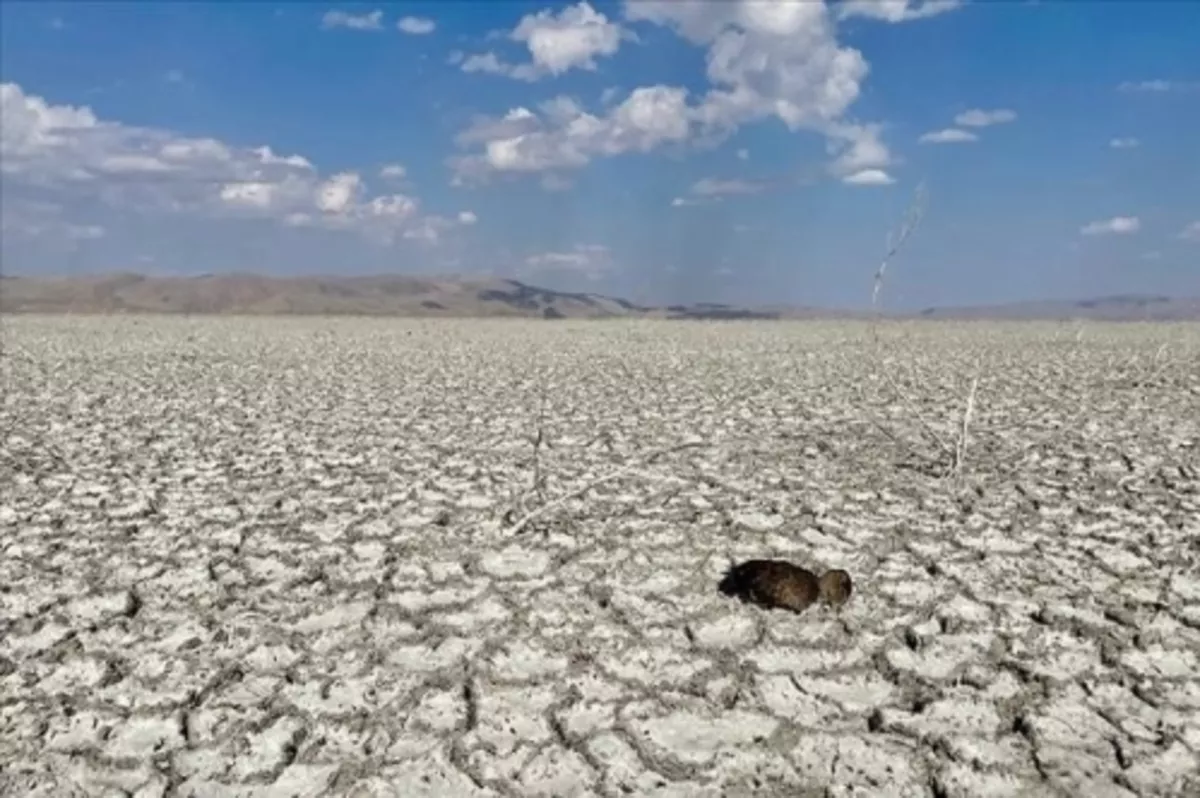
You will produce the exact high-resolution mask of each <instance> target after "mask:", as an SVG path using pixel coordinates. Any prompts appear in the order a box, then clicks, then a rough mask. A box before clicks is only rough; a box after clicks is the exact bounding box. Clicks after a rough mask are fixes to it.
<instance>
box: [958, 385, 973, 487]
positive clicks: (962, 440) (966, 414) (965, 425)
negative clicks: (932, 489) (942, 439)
mask: <svg viewBox="0 0 1200 798" xmlns="http://www.w3.org/2000/svg"><path fill="white" fill-rule="evenodd" d="M978 388H979V375H976V376H975V379H973V380H971V393H970V394H969V395H968V396H967V406H966V407H965V408H963V417H962V429H961V430H960V431H959V434H958V446H957V447H956V448H955V450H954V474H955V476H959V477H961V476H962V469H963V458H964V456H965V455H966V452H967V431H968V430H969V429H970V427H971V413H972V411H974V409H975V391H976V390H977V389H978Z"/></svg>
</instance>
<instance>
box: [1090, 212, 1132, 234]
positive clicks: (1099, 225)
mask: <svg viewBox="0 0 1200 798" xmlns="http://www.w3.org/2000/svg"><path fill="white" fill-rule="evenodd" d="M1140 229H1142V222H1141V220H1140V219H1138V217H1136V216H1114V217H1113V218H1111V219H1102V220H1099V221H1095V222H1089V223H1087V224H1085V225H1084V226H1083V227H1081V228H1079V232H1080V233H1081V234H1083V235H1085V236H1101V235H1130V234H1132V233H1136V232H1137V231H1138V230H1140Z"/></svg>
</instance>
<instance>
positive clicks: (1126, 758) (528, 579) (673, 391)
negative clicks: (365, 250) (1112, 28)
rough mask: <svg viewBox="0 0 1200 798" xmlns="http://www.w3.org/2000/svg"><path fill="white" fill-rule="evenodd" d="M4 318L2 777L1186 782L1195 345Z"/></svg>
mask: <svg viewBox="0 0 1200 798" xmlns="http://www.w3.org/2000/svg"><path fill="white" fill-rule="evenodd" d="M3 323H4V331H3V332H4V336H5V349H6V351H5V354H4V360H3V371H4V374H3V377H4V381H5V387H6V391H5V396H4V400H3V419H2V420H3V424H4V426H3V429H4V434H5V436H6V437H5V441H4V447H3V462H2V463H0V467H2V468H3V473H2V475H0V480H2V481H3V482H4V483H5V484H6V485H10V486H11V488H6V489H5V491H4V497H3V499H2V500H0V763H3V764H0V793H3V794H6V795H7V794H12V795H29V796H62V795H117V794H128V795H137V796H166V795H174V796H210V795H211V796H217V795H221V796H225V795H248V796H249V795H254V796H259V795H261V796H275V795H278V796H285V795H286V796H291V795H313V796H316V795H353V796H364V797H365V796H390V795H394V796H405V798H409V797H411V796H422V795H425V796H458V795H462V796H470V795H554V796H570V795H648V796H649V795H658V796H666V795H677V796H741V795H745V796H750V795H760V796H769V795H781V796H782V795H787V796H795V795H822V794H830V795H853V794H858V795H883V794H886V795H889V796H924V795H938V796H968V795H989V796H1003V795H1014V796H1015V795H1022V796H1040V795H1047V796H1052V795H1088V796H1097V797H1099V796H1134V795H1136V796H1183V795H1187V794H1191V795H1195V794H1197V791H1198V790H1200V777H1198V776H1197V771H1198V768H1200V663H1198V662H1197V659H1198V653H1197V652H1200V574H1198V571H1197V555H1198V554H1200V547H1198V545H1197V543H1196V541H1197V540H1200V507H1198V505H1200V498H1198V493H1200V476H1198V474H1197V468H1200V448H1198V447H1200V354H1198V353H1200V346H1198V345H1200V331H1198V329H1197V327H1195V326H1187V325H1179V326H1160V327H1153V326H1140V325H1122V326H1111V327H1110V326H1093V325H1089V326H1088V327H1087V334H1086V335H1084V336H1082V338H1077V337H1076V336H1075V335H1073V334H1070V333H1066V332H1064V331H1063V330H1062V329H1061V328H1059V327H1058V326H1056V325H1033V324H1027V325H1009V326H987V325H979V324H972V325H962V326H954V325H951V324H928V325H903V326H897V327H895V328H887V329H885V331H884V338H883V344H882V346H883V350H882V355H879V356H877V354H876V353H875V350H874V349H873V348H872V346H871V345H870V344H869V340H870V339H869V338H868V336H867V334H866V329H865V328H864V327H862V326H861V325H854V324H848V323H847V324H830V323H796V324H783V323H780V324H754V323H730V324H670V323H655V322H638V323H625V322H622V323H611V324H610V323H580V322H565V323H562V324H556V325H553V326H546V325H542V324H536V323H527V322H479V321H472V322H465V321H463V322H427V323H419V322H411V321H395V320H391V321H386V320H376V321H365V320H355V321H350V320H329V319H308V320H303V321H300V320H271V321H266V320H248V319H237V320H233V319H225V320H219V319H150V318H134V319H129V318H126V319H99V318H91V319H89V318H65V317H64V318H48V317H9V318H7V319H5V320H4V322H3ZM880 357H882V361H880ZM975 376H978V377H979V383H978V393H977V398H976V400H975V403H974V411H973V416H972V418H971V423H970V430H969V436H968V439H967V440H968V444H967V447H966V449H965V453H964V465H965V468H964V469H963V473H962V474H961V476H960V478H958V479H947V478H943V477H939V476H936V475H934V474H932V473H931V468H930V463H928V462H926V461H925V458H937V457H940V453H939V452H938V450H937V448H936V446H934V445H933V437H935V436H936V437H940V438H943V439H944V440H946V441H952V440H956V439H957V438H956V436H958V435H959V434H960V430H961V414H962V408H963V403H964V399H965V396H966V393H967V390H968V386H969V385H970V383H971V381H972V379H973V378H974V377H975ZM905 397H907V398H905ZM918 415H919V416H920V418H923V419H924V420H925V424H928V428H926V426H925V424H923V423H921V422H920V420H919V419H918ZM754 557H780V558H785V559H789V560H791V561H793V562H796V563H797V564H800V565H803V566H805V567H808V568H811V569H812V570H814V571H817V572H818V573H819V572H821V571H823V570H825V569H827V568H845V569H846V570H847V571H849V572H850V573H851V574H852V575H853V577H854V590H855V592H854V595H853V597H852V598H851V599H850V601H849V602H848V603H847V604H846V605H845V606H844V607H842V608H841V609H840V610H838V611H835V610H833V609H830V608H829V607H826V606H822V605H820V604H816V605H813V606H812V607H810V608H809V609H808V610H806V611H805V612H804V613H803V614H802V615H795V614H792V613H788V612H784V611H773V612H768V611H764V610H762V609H760V608H757V607H755V606H752V605H749V604H743V603H741V602H739V601H737V600H734V599H730V598H727V597H725V596H722V595H720V594H719V593H718V592H717V590H716V585H717V582H718V581H719V580H720V578H721V575H722V574H723V573H724V571H725V569H726V568H727V567H728V566H729V565H730V563H732V562H734V561H739V560H743V559H748V558H754Z"/></svg>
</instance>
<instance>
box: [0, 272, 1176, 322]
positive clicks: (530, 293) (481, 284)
mask: <svg viewBox="0 0 1200 798" xmlns="http://www.w3.org/2000/svg"><path fill="white" fill-rule="evenodd" d="M0 312H4V313H194V314H261V315H289V314H294V315H301V314H308V315H318V314H322V315H326V314H328V315H333V314H344V315H361V316H414V317H416V316H422V317H437V316H444V317H505V316H512V317H531V318H546V319H562V318H614V317H633V318H638V317H641V318H666V319H786V318H793V319H801V318H863V317H866V316H867V315H868V313H867V312H864V311H861V310H855V311H849V310H847V311H843V310H836V309H827V308H817V307H798V306H787V307H784V306H764V307H739V306H734V305H726V304H720V303H696V304H690V305H667V306H650V305H639V304H636V303H633V302H630V301H628V300H625V299H620V298H618V297H611V296H605V295H602V294H591V293H571V292H564V291H554V290H551V289H548V288H539V287H537V286H534V285H529V284H527V283H523V282H520V281H517V280H507V279H501V278H476V277H461V278H436V277H412V276H401V275H372V276H361V277H270V276H265V275H256V274H206V275H201V276H199V277H158V276H148V275H142V274H134V273H128V272H122V273H117V274H103V275H87V276H74V277H59V278H52V277H25V276H3V277H0ZM888 315H889V316H895V317H907V318H914V317H915V318H933V319H1067V318H1084V319H1104V320H1152V321H1167V320H1200V297H1196V298H1188V299H1178V298H1171V297H1164V296H1143V295H1121V296H1110V297H1102V298H1098V299H1088V300H1080V301H1073V302H1069V301H1066V302H1064V301H1045V302H1020V303H1010V304H1003V305H985V306H976V307H944V308H928V309H926V310H923V311H920V312H919V313H904V314H899V313H889V314H888Z"/></svg>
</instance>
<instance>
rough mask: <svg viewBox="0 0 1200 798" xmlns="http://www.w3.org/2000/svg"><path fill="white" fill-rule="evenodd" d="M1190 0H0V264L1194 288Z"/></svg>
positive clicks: (991, 297)
mask: <svg viewBox="0 0 1200 798" xmlns="http://www.w3.org/2000/svg"><path fill="white" fill-rule="evenodd" d="M1196 30H1200V3H1188V2H1148V1H1147V0H1140V1H1139V2H1126V3H1117V2H1105V3H1101V2H1057V3H1055V2H1044V3H1033V2H1019V1H1018V0H1013V1H1012V2H982V1H981V0H976V1H975V2H959V0H925V1H924V2H922V0H908V2H905V1H904V0H885V1H884V2H874V1H871V2H862V1H860V0H843V1H842V2H828V3H824V4H822V3H820V2H815V1H814V2H805V3H795V2H775V3H771V2H764V0H724V2H717V1H716V0H702V1H701V2H670V1H668V2H594V3H591V4H590V5H589V4H587V3H550V2H502V1H501V0H494V1H493V2H451V1H450V0H446V1H445V2H409V3H397V4H380V3H368V4H320V3H280V4H271V3H213V4H208V5H206V4H200V3H124V4H107V3H104V2H87V3H78V4H66V3H63V4H59V3H51V2H36V3H35V2H5V3H3V4H0V81H3V83H4V88H3V106H2V114H0V132H2V137H0V143H2V147H3V149H2V151H0V155H2V158H0V164H2V166H3V188H2V194H0V202H2V204H0V221H2V222H3V248H2V251H0V255H2V256H3V269H4V271H5V272H7V273H30V274H68V273H81V272H101V271H115V270H134V271H142V272H147V273H156V274H200V273H205V272H221V271H255V272H264V273H274V274H318V273H319V274H349V273H379V272H398V273H419V274H451V273H454V274H464V273H478V272H483V273H493V274H498V275H503V276H511V277H517V278H520V279H525V280H527V281H530V282H534V283H538V284H543V285H549V286H553V287H557V288H564V289H571V290H589V291H598V292H607V293H615V294H619V295H623V296H627V297H630V298H635V299H639V300H643V301H658V302H685V301H704V300H707V301H727V302H737V303H769V302H788V303H799V304H819V305H838V306H863V305H865V304H867V303H868V302H869V298H870V284H871V275H872V272H873V271H874V269H875V268H876V266H877V265H878V262H879V259H880V256H881V255H882V253H883V251H884V248H885V244H886V238H887V234H888V231H889V229H894V228H896V227H897V226H899V225H900V224H901V222H902V220H903V218H904V216H905V213H906V211H907V210H908V208H909V207H910V205H911V203H912V199H913V196H914V193H915V190H916V188H917V186H918V184H922V183H923V184H924V186H925V190H926V196H927V201H926V205H925V213H924V217H923V219H922V221H921V224H920V226H919V228H918V229H917V231H916V232H915V234H914V235H913V236H912V237H911V238H910V239H909V241H908V243H907V244H906V246H905V247H904V249H903V250H902V252H901V253H900V255H899V256H898V257H897V258H896V259H895V260H894V261H893V263H892V265H891V266H890V269H889V276H888V281H887V283H886V285H885V288H884V292H883V295H882V300H883V304H884V305H885V306H889V307H896V308H900V307H907V308H911V307H921V306H927V305H933V304H958V303H987V302H1001V301H1010V300H1018V299H1027V298H1058V297H1086V296H1096V295H1101V294H1110V293H1124V292H1137V293H1142V292H1152V293H1167V294H1176V295H1200V58H1197V56H1196V49H1195V33H1194V32H1195V31H1196Z"/></svg>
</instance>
